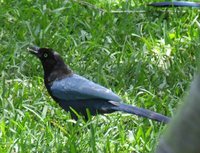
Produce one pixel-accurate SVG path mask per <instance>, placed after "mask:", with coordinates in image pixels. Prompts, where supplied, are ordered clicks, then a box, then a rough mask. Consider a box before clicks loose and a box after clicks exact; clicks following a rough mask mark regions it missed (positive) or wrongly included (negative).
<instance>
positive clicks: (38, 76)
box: [0, 0, 200, 153]
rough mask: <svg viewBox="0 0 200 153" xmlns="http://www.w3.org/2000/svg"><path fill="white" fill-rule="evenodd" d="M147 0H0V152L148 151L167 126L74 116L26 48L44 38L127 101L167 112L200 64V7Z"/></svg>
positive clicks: (43, 41)
mask: <svg viewBox="0 0 200 153" xmlns="http://www.w3.org/2000/svg"><path fill="white" fill-rule="evenodd" d="M145 1H146V2H145ZM145 1H142V0H140V1H137V2H133V1H132V0H130V1H125V0H124V1H120V2H117V1H114V0H113V1H111V0H110V1H100V0H87V2H88V3H90V4H92V5H93V6H96V7H97V8H102V9H103V10H104V11H105V12H101V11H100V10H99V9H96V8H95V7H88V6H89V5H88V4H86V3H82V2H83V1H81V2H79V3H78V2H74V1H64V0H63V1H61V0H60V1H51V2H50V1H40V0H39V1H37V2H34V1H31V0H29V1H25V0H21V1H13V2H7V1H5V0H2V1H1V2H0V21H1V22H0V27H1V28H0V63H1V64H0V70H1V74H0V79H1V81H0V152H1V153H7V152H55V153H56V152H66V153H71V152H72V153H73V152H81V153H84V152H85V153H87V152H93V153H96V152H107V153H113V152H116V153H120V152H123V153H124V152H127V153H130V152H135V153H146V152H147V153H148V152H152V151H153V148H154V146H155V145H156V143H157V141H158V138H159V136H160V134H161V133H162V132H163V129H164V127H165V126H163V125H162V124H159V123H156V122H153V121H150V120H147V119H143V118H138V117H136V116H132V115H128V114H122V113H113V114H110V115H106V116H97V117H94V118H92V120H91V121H89V122H87V123H86V122H84V121H83V120H81V119H80V120H78V121H77V123H76V124H75V125H74V124H73V123H74V121H73V120H71V119H70V117H69V114H68V113H66V112H65V111H64V110H62V109H61V108H60V107H59V106H58V105H57V104H56V103H55V102H54V101H53V100H52V99H51V98H50V96H49V95H48V93H47V91H46V89H45V87H44V84H43V71H42V67H41V64H40V62H39V61H38V60H37V59H36V58H35V57H33V56H31V55H30V54H29V53H28V52H27V49H26V48H27V46H28V45H30V44H35V45H38V46H41V47H51V48H53V49H55V50H57V51H58V52H59V53H60V54H61V55H62V57H63V58H64V59H65V61H66V63H68V65H69V66H70V67H71V68H72V69H73V70H74V71H75V72H76V73H78V74H80V75H83V76H85V77H87V78H89V79H91V80H93V81H95V82H98V83H100V84H102V85H104V86H106V87H108V88H111V89H112V90H113V91H114V92H116V93H117V94H119V95H120V96H121V97H122V98H123V100H124V101H125V102H126V103H129V104H133V105H137V106H139V107H144V108H148V109H150V110H153V111H157V112H160V113H162V114H165V115H168V116H173V114H174V112H175V111H176V107H177V105H178V103H179V102H180V100H181V99H182V97H183V95H184V94H185V92H186V91H187V88H188V85H189V84H190V81H191V80H192V78H193V76H194V74H195V72H196V70H197V66H198V60H197V59H198V56H199V53H198V52H199V49H200V47H199V43H200V37H199V35H200V29H199V28H200V27H199V26H198V24H197V22H196V21H198V20H199V15H198V14H199V11H198V10H197V9H188V8H181V9H180V8H172V9H164V8H163V9H157V8H149V7H147V6H145V4H146V3H147V2H149V1H148V0H145ZM85 4H86V5H85ZM116 10H117V11H118V12H117V13H116V12H113V11H116ZM124 10H134V11H136V12H132V13H125V12H120V11H124ZM141 11H143V12H141Z"/></svg>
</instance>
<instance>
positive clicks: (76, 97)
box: [28, 47, 170, 123]
mask: <svg viewBox="0 0 200 153" xmlns="http://www.w3.org/2000/svg"><path fill="white" fill-rule="evenodd" d="M28 50H29V51H30V53H32V54H34V55H36V57H38V58H39V59H40V61H41V63H42V66H43V69H44V83H45V86H46V88H47V90H48V92H49V94H50V95H51V97H52V98H53V99H54V100H55V101H56V102H57V103H58V104H59V105H60V106H61V107H62V108H63V109H64V110H65V111H70V113H71V116H72V118H74V119H77V115H76V114H77V113H78V114H81V115H83V116H84V117H85V118H86V119H87V117H88V113H87V111H86V110H89V112H90V114H91V115H97V114H105V113H112V112H115V111H122V112H126V113H130V114H135V115H138V116H142V117H146V118H149V119H153V120H156V121H158V122H163V123H168V122H169V121H170V119H169V118H168V117H166V116H164V115H161V114H158V113H155V112H152V111H150V110H147V109H143V108H137V107H134V106H131V105H128V104H124V103H122V100H121V99H120V97H119V96H118V95H116V94H115V93H113V92H112V91H111V90H109V89H107V88H105V87H103V86H101V85H99V84H96V83H94V82H92V81H90V80H88V79H86V78H84V77H82V76H79V75H77V74H75V73H73V71H72V70H71V69H70V68H69V67H68V66H67V65H66V64H65V63H64V61H63V59H62V58H61V56H60V55H59V54H58V53H57V52H55V51H54V50H53V49H50V48H39V47H29V48H28ZM74 110H75V111H76V112H77V113H75V112H74Z"/></svg>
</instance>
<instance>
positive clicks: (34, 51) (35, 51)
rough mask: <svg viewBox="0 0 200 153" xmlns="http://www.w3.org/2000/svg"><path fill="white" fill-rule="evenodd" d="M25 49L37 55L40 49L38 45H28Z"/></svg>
mask: <svg viewBox="0 0 200 153" xmlns="http://www.w3.org/2000/svg"><path fill="white" fill-rule="evenodd" d="M27 49H28V51H29V52H30V53H31V54H34V55H36V56H38V51H39V49H40V48H39V47H37V46H31V47H28V48H27Z"/></svg>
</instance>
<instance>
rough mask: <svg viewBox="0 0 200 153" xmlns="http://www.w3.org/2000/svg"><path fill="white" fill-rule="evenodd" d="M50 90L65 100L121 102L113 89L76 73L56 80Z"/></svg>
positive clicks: (55, 95)
mask: <svg viewBox="0 0 200 153" xmlns="http://www.w3.org/2000/svg"><path fill="white" fill-rule="evenodd" d="M50 90H51V92H52V95H53V96H54V97H56V98H58V99H61V100H65V101H70V100H86V99H88V100H89V99H104V100H108V101H109V100H112V101H115V102H121V99H120V97H119V96H118V95H116V94H115V93H113V92H112V91H111V90H109V89H107V88H105V87H103V86H101V85H98V84H96V83H94V82H92V81H90V80H88V79H86V78H84V77H81V76H79V75H76V74H73V75H72V76H69V77H66V78H64V79H62V80H57V81H54V82H53V84H52V86H51V88H50Z"/></svg>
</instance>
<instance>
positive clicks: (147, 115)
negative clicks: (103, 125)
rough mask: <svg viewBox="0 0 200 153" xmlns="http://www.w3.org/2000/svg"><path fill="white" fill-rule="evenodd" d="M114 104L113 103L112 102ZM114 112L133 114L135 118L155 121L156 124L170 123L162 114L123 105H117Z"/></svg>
mask: <svg viewBox="0 0 200 153" xmlns="http://www.w3.org/2000/svg"><path fill="white" fill-rule="evenodd" d="M112 103H115V102H112ZM114 109H115V110H116V111H122V112H126V113H130V114H135V115H137V116H141V117H145V118H149V119H152V120H156V121H158V122H163V123H168V122H169V121H170V118H169V117H167V116H164V115H162V114H159V113H156V112H153V111H150V110H147V109H144V108H138V107H134V106H131V105H127V104H123V103H117V105H116V106H115V107H114Z"/></svg>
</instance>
